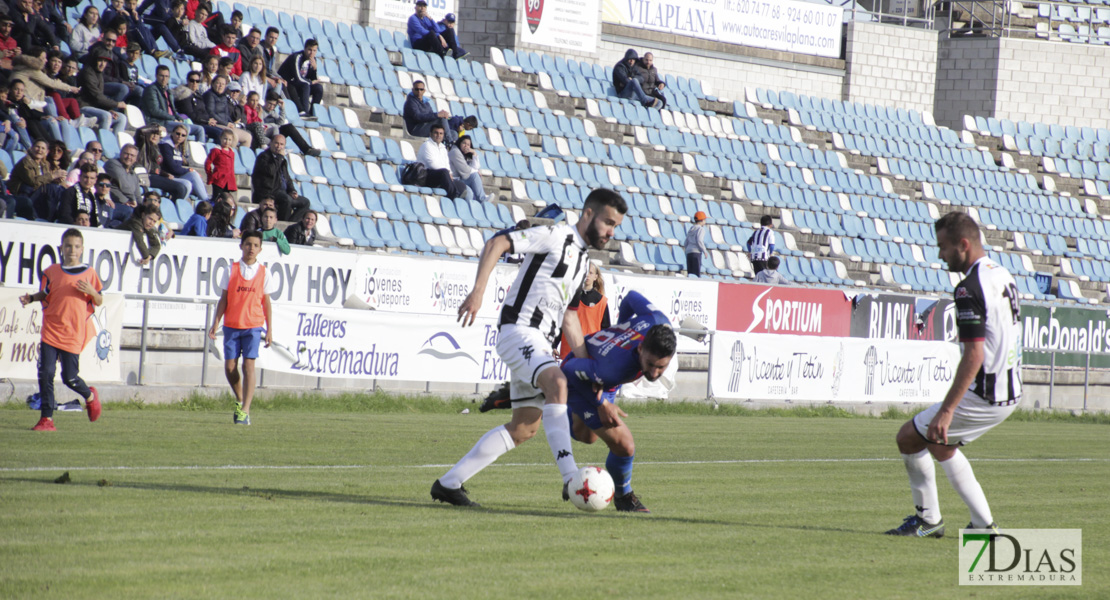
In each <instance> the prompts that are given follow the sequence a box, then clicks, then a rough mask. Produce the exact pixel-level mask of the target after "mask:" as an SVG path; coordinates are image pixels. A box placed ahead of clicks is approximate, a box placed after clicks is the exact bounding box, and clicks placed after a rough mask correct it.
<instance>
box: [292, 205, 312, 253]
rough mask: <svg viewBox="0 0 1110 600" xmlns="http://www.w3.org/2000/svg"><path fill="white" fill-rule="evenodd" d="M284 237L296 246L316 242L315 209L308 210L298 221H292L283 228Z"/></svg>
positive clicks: (309, 244)
mask: <svg viewBox="0 0 1110 600" xmlns="http://www.w3.org/2000/svg"><path fill="white" fill-rule="evenodd" d="M285 239H287V240H289V243H290V244H296V245H298V246H311V245H312V244H313V243H315V242H316V211H314V210H310V211H308V212H306V213H305V214H304V218H303V219H301V222H300V223H293V224H292V225H290V226H289V227H286V228H285Z"/></svg>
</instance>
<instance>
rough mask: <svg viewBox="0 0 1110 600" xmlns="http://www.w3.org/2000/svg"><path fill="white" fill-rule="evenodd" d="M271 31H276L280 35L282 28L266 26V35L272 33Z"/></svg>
mask: <svg viewBox="0 0 1110 600" xmlns="http://www.w3.org/2000/svg"><path fill="white" fill-rule="evenodd" d="M271 33H276V34H278V35H281V30H280V29H278V28H277V27H267V28H266V35H270V34H271Z"/></svg>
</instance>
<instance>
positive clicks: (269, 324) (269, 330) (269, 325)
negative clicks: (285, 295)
mask: <svg viewBox="0 0 1110 600" xmlns="http://www.w3.org/2000/svg"><path fill="white" fill-rule="evenodd" d="M225 293H226V292H225ZM262 314H264V315H266V347H267V348H269V347H270V344H272V343H273V341H274V322H273V319H272V318H271V316H270V315H272V314H273V306H271V305H270V295H269V294H262Z"/></svg>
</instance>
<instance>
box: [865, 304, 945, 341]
mask: <svg viewBox="0 0 1110 600" xmlns="http://www.w3.org/2000/svg"><path fill="white" fill-rule="evenodd" d="M851 333H852V337H860V338H883V339H888V340H933V341H943V342H954V341H956V338H957V332H956V305H955V304H954V303H953V302H952V301H951V300H949V299H947V298H943V299H940V300H937V299H935V298H917V297H914V296H905V295H901V294H860V295H858V296H856V297H855V298H853V299H852V325H851Z"/></svg>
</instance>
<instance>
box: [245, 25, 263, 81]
mask: <svg viewBox="0 0 1110 600" xmlns="http://www.w3.org/2000/svg"><path fill="white" fill-rule="evenodd" d="M256 56H258V57H260V58H262V64H263V65H265V64H266V57H265V55H263V53H262V30H261V29H259V28H257V27H251V30H250V32H249V33H247V35H245V36H243V38H242V39H240V40H239V61H240V62H241V63H242V65H243V70H244V71H246V70H248V69H249V68H250V64H251V61H252V60H254V57H256ZM263 69H265V66H263ZM263 75H265V71H263Z"/></svg>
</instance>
